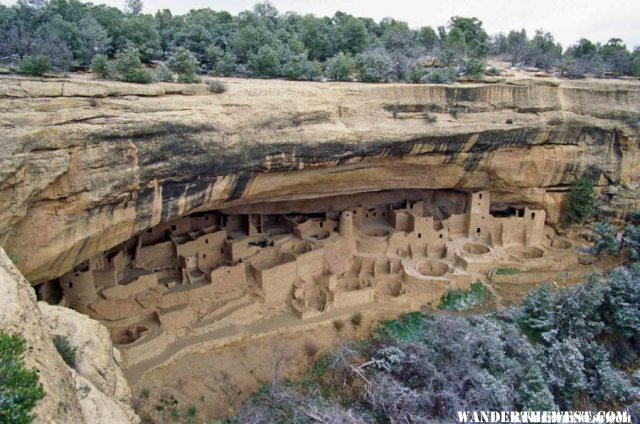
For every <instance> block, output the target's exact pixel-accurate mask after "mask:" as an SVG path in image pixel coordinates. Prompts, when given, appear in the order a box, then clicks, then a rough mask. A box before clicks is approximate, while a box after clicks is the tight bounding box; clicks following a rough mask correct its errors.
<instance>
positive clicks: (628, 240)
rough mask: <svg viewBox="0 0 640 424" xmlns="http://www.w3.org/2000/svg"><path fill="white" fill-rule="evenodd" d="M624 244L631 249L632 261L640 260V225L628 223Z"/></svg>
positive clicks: (623, 239) (623, 236)
mask: <svg viewBox="0 0 640 424" xmlns="http://www.w3.org/2000/svg"><path fill="white" fill-rule="evenodd" d="M622 244H623V246H627V248H628V249H629V256H630V257H631V260H632V261H634V262H635V261H640V226H637V225H633V224H629V225H627V226H626V227H625V229H624V233H623V235H622Z"/></svg>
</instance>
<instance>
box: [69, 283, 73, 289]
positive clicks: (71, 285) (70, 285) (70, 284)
mask: <svg viewBox="0 0 640 424" xmlns="http://www.w3.org/2000/svg"><path fill="white" fill-rule="evenodd" d="M69 288H70V289H72V288H73V283H72V282H71V281H69Z"/></svg>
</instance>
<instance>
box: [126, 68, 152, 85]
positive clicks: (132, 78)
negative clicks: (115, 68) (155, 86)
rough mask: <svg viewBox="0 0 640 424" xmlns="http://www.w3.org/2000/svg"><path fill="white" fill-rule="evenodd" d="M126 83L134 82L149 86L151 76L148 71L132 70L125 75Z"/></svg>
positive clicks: (141, 69)
mask: <svg viewBox="0 0 640 424" xmlns="http://www.w3.org/2000/svg"><path fill="white" fill-rule="evenodd" d="M125 81H127V82H134V83H136V84H150V83H152V82H153V75H152V74H151V72H149V70H148V69H145V68H138V69H134V70H133V71H131V72H130V73H129V74H128V75H127V79H126V80H125Z"/></svg>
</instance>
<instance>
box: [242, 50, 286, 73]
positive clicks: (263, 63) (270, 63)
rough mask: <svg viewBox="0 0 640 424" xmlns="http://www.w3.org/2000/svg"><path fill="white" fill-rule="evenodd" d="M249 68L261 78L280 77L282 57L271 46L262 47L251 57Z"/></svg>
mask: <svg viewBox="0 0 640 424" xmlns="http://www.w3.org/2000/svg"><path fill="white" fill-rule="evenodd" d="M249 67H250V68H251V70H252V71H253V73H254V74H255V75H257V76H260V77H276V76H278V75H280V57H279V55H278V52H277V51H276V50H274V49H273V48H272V47H269V46H262V47H260V48H259V49H258V52H257V53H256V54H254V55H252V56H251V59H250V60H249Z"/></svg>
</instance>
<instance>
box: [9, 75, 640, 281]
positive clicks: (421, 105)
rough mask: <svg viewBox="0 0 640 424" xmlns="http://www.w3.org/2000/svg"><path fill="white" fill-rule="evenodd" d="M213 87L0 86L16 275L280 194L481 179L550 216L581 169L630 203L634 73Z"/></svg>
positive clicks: (37, 273) (636, 113) (55, 270)
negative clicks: (621, 77) (187, 217)
mask: <svg viewBox="0 0 640 424" xmlns="http://www.w3.org/2000/svg"><path fill="white" fill-rule="evenodd" d="M226 83H227V85H228V87H229V89H228V91H227V92H226V93H224V94H216V95H214V94H209V93H207V91H206V86H205V85H204V84H202V85H194V86H180V85H177V84H156V85H149V86H139V85H131V84H124V83H116V82H103V81H100V82H98V81H88V80H81V79H79V78H75V79H70V80H50V81H38V80H26V79H18V78H8V77H6V78H4V79H1V80H0V110H1V111H2V116H1V117H0V124H1V125H2V126H3V127H4V128H3V131H2V135H1V136H0V137H1V141H0V244H1V245H3V246H4V247H5V249H6V250H7V251H8V252H11V253H12V254H13V255H15V256H16V257H17V258H18V260H19V264H20V268H21V270H22V271H23V273H24V274H25V276H26V277H27V278H28V279H29V280H30V281H31V282H32V283H37V282H40V281H44V280H47V279H51V278H55V277H57V276H59V275H61V274H63V273H64V272H67V271H69V270H70V269H71V268H72V267H73V266H74V265H76V264H78V263H80V262H82V261H84V260H86V259H88V258H89V257H91V256H93V255H95V254H96V253H98V252H100V251H103V250H105V249H108V248H111V247H113V246H115V245H116V244H118V243H120V242H123V241H125V240H127V239H128V238H130V237H131V236H132V235H134V234H136V233H137V232H140V231H142V230H144V229H146V228H149V227H150V226H151V225H156V224H158V223H160V222H162V221H166V220H169V219H172V218H176V217H179V216H181V215H184V214H187V213H190V212H193V211H197V210H207V209H217V208H229V207H243V206H246V205H255V204H260V203H265V202H270V203H273V202H277V201H282V200H287V201H288V202H289V204H291V202H292V201H296V200H302V199H317V198H320V197H324V196H336V195H344V194H353V193H362V192H372V191H379V190H387V189H438V188H447V189H472V188H483V189H486V190H490V191H491V192H492V195H493V198H494V199H495V200H496V201H498V202H500V201H503V202H515V203H526V204H534V205H539V206H544V207H545V208H546V209H547V212H548V213H547V216H548V220H549V221H550V222H551V223H554V222H558V220H559V216H560V205H561V201H562V199H563V196H564V192H565V191H566V188H567V185H568V184H569V183H570V182H571V181H572V180H573V179H574V178H575V177H576V176H578V175H582V174H588V175H590V176H592V177H594V178H595V179H596V180H597V181H598V182H599V184H600V185H602V186H609V187H614V190H613V192H612V191H611V190H609V191H608V192H607V193H608V194H607V195H608V196H609V197H608V199H609V202H608V204H609V205H616V207H615V208H611V207H609V212H611V213H620V212H622V213H624V211H625V210H631V209H632V208H634V207H636V206H637V205H638V198H639V197H638V195H637V194H636V191H635V187H636V185H637V182H638V178H639V176H640V175H639V174H640V169H639V168H638V167H637V163H638V125H639V117H640V83H638V82H629V81H614V80H610V81H596V80H593V81H556V80H549V79H538V80H533V79H507V80H502V81H497V82H496V81H494V83H493V84H464V85H460V84H456V85H452V86H436V85H408V84H380V85H368V84H351V83H306V82H304V83H299V82H284V81H273V80H270V81H260V80H227V81H226ZM427 116H435V117H437V121H436V122H430V121H432V119H431V120H429V119H425V117H427Z"/></svg>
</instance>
